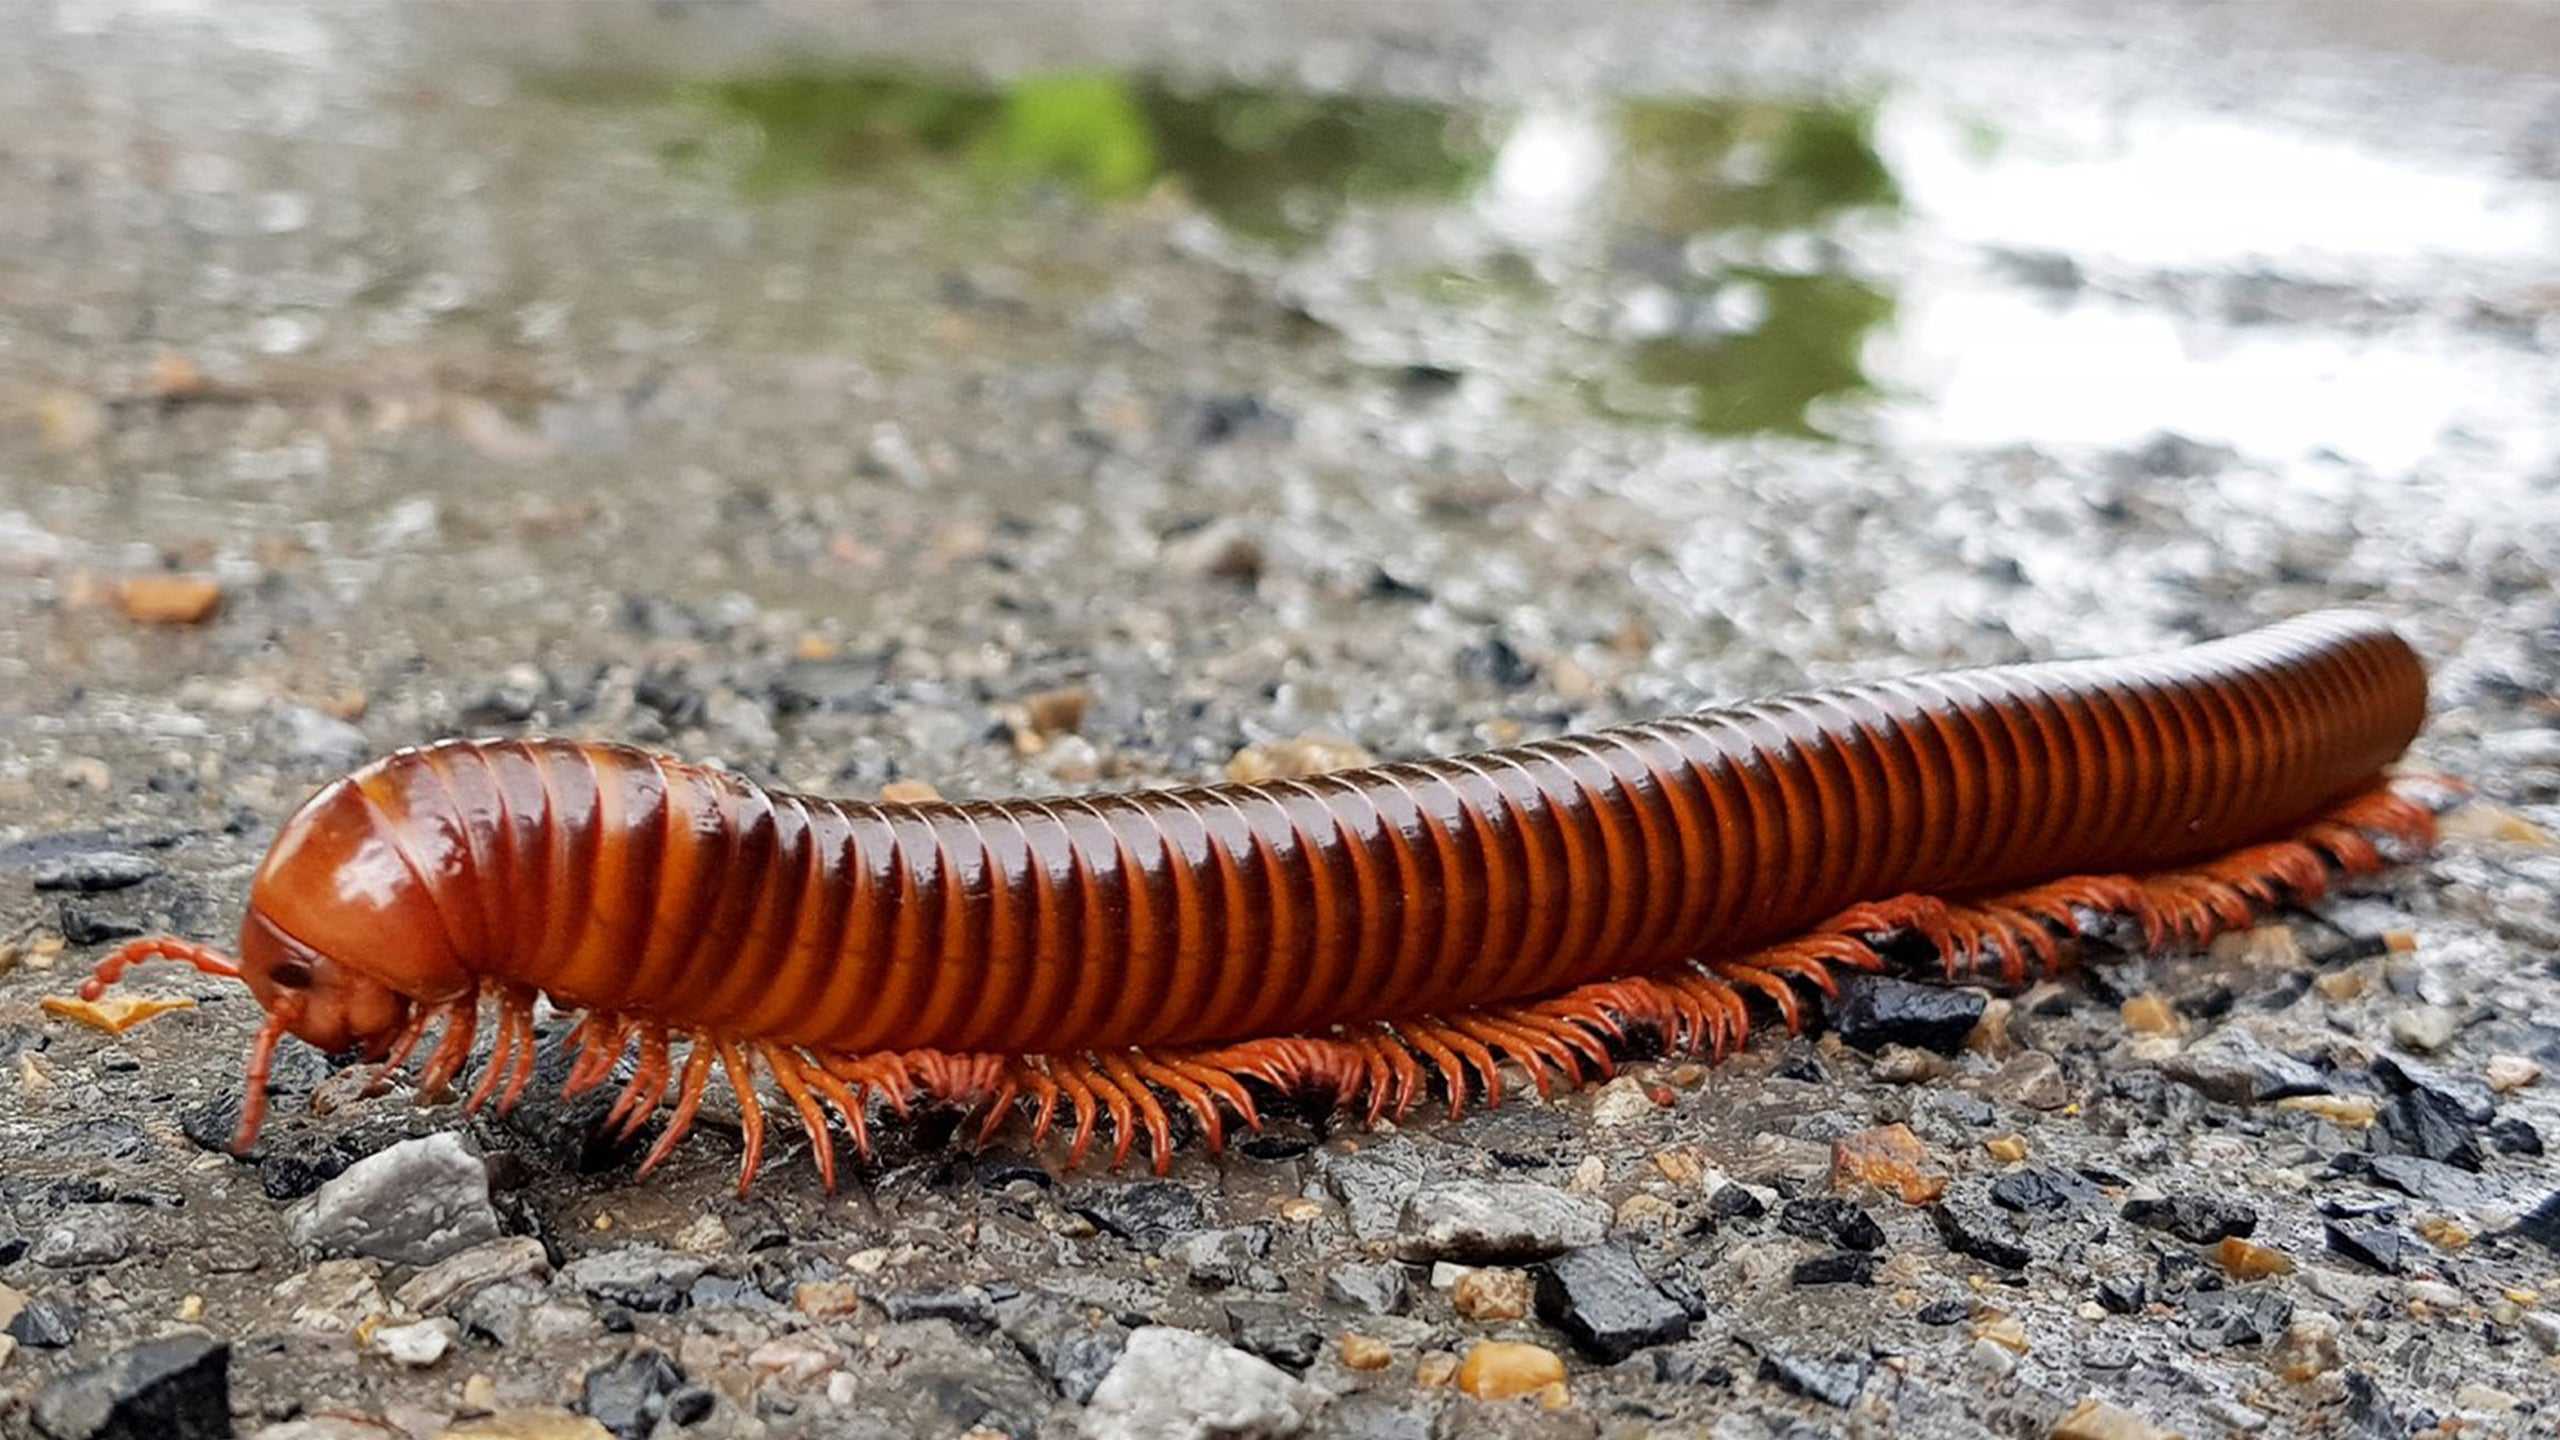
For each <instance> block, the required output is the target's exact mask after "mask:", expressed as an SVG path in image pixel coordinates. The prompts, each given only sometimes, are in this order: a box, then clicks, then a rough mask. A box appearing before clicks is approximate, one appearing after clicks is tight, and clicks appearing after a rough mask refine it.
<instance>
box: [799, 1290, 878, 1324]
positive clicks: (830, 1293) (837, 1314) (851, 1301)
mask: <svg viewBox="0 0 2560 1440" xmlns="http://www.w3.org/2000/svg"><path fill="white" fill-rule="evenodd" d="M791 1308H792V1309H794V1310H797V1311H799V1312H800V1313H801V1314H803V1315H806V1316H808V1317H809V1318H810V1319H812V1320H841V1319H844V1318H845V1317H847V1316H849V1315H859V1314H861V1313H862V1292H861V1291H859V1290H856V1289H855V1288H853V1287H852V1286H851V1285H848V1284H846V1283H845V1282H843V1281H841V1280H803V1281H802V1282H800V1283H799V1284H798V1285H795V1286H793V1287H792V1288H791Z"/></svg>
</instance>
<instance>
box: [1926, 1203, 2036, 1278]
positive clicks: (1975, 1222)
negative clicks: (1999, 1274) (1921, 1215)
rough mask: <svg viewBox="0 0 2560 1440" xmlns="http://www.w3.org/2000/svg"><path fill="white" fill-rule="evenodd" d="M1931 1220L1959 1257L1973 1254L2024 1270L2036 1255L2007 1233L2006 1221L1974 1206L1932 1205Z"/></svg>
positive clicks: (1979, 1258) (2002, 1267)
mask: <svg viewBox="0 0 2560 1440" xmlns="http://www.w3.org/2000/svg"><path fill="white" fill-rule="evenodd" d="M1929 1219H1930V1222H1931V1223H1933V1224H1935V1225H1936V1226H1937V1227H1938V1237H1939V1238H1940V1239H1942V1240H1944V1241H1946V1242H1947V1248H1948V1249H1950V1250H1953V1251H1955V1252H1956V1253H1957V1254H1959V1255H1970V1256H1972V1257H1973V1258H1974V1259H1976V1260H1980V1261H1982V1262H1983V1263H1984V1264H1986V1265H1997V1266H1999V1267H2000V1268H2001V1269H2003V1270H2023V1269H2025V1268H2026V1267H2027V1262H2028V1261H2029V1260H2031V1259H2033V1258H2034V1255H2033V1252H2031V1251H2029V1250H2028V1249H2027V1247H2026V1246H2024V1245H2022V1244H2020V1243H2019V1242H2018V1240H2017V1239H2016V1238H2015V1237H2014V1236H2012V1235H2010V1234H2008V1233H2006V1232H2005V1225H2006V1223H2007V1222H2004V1221H2001V1220H1999V1219H1997V1218H1995V1217H1994V1216H1993V1215H1992V1214H1990V1213H1989V1212H1987V1211H1983V1210H1980V1209H1977V1208H1975V1207H1974V1206H1972V1205H1969V1204H1961V1203H1946V1204H1938V1205H1932V1206H1930V1207H1929Z"/></svg>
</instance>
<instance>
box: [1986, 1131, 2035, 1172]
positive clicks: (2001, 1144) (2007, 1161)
mask: <svg viewBox="0 0 2560 1440" xmlns="http://www.w3.org/2000/svg"><path fill="white" fill-rule="evenodd" d="M1982 1148H1983V1151H1984V1153H1986V1154H1988V1155H1989V1156H1990V1157H1991V1158H1992V1159H1994V1160H1997V1161H1999V1162H2000V1163H2001V1164H2003V1165H2015V1164H2017V1163H2018V1162H2019V1161H2021V1160H2024V1159H2026V1158H2027V1137H2026V1136H2024V1135H1994V1136H1992V1137H1991V1138H1990V1139H1988V1140H1985V1141H1983V1142H1982Z"/></svg>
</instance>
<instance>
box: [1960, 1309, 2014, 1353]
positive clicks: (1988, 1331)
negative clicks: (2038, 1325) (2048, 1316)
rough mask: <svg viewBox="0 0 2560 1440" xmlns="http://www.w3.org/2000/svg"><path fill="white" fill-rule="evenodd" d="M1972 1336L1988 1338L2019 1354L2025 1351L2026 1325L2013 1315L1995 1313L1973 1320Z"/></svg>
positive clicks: (1980, 1338) (1993, 1342) (1995, 1343)
mask: <svg viewBox="0 0 2560 1440" xmlns="http://www.w3.org/2000/svg"><path fill="white" fill-rule="evenodd" d="M1973 1338H1974V1339H1976V1340H1988V1341H1990V1342H1991V1343H1992V1344H1994V1345H1998V1346H2000V1347H2002V1348H2004V1349H2007V1350H2010V1351H2014V1352H2015V1353H2017V1354H2020V1355H2024V1354H2026V1353H2027V1327H2026V1326H2025V1325H2023V1324H2020V1323H2019V1321H2018V1317H2016V1316H2015V1315H2001V1314H1996V1313H1995V1314H1992V1315H1988V1316H1985V1317H1983V1318H1982V1319H1981V1320H1978V1321H1976V1322H1974V1327H1973Z"/></svg>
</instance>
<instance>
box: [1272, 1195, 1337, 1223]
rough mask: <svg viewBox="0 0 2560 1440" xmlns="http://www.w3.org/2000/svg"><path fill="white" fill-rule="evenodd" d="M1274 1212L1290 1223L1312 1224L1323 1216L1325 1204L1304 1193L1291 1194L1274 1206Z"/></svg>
mask: <svg viewBox="0 0 2560 1440" xmlns="http://www.w3.org/2000/svg"><path fill="white" fill-rule="evenodd" d="M1274 1213H1275V1214H1277V1215H1278V1216H1279V1217H1280V1218H1281V1219H1283V1220H1286V1221H1288V1222H1289V1223H1290V1224H1292V1225H1312V1224H1314V1223H1315V1222H1316V1221H1318V1220H1321V1219H1323V1218H1324V1217H1325V1213H1326V1211H1325V1204H1324V1202H1323V1201H1321V1200H1310V1199H1308V1198H1307V1197H1306V1196H1304V1195H1292V1196H1290V1197H1289V1198H1288V1199H1286V1200H1283V1201H1281V1202H1280V1204H1279V1205H1278V1206H1277V1207H1276V1208H1275V1210H1274Z"/></svg>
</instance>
